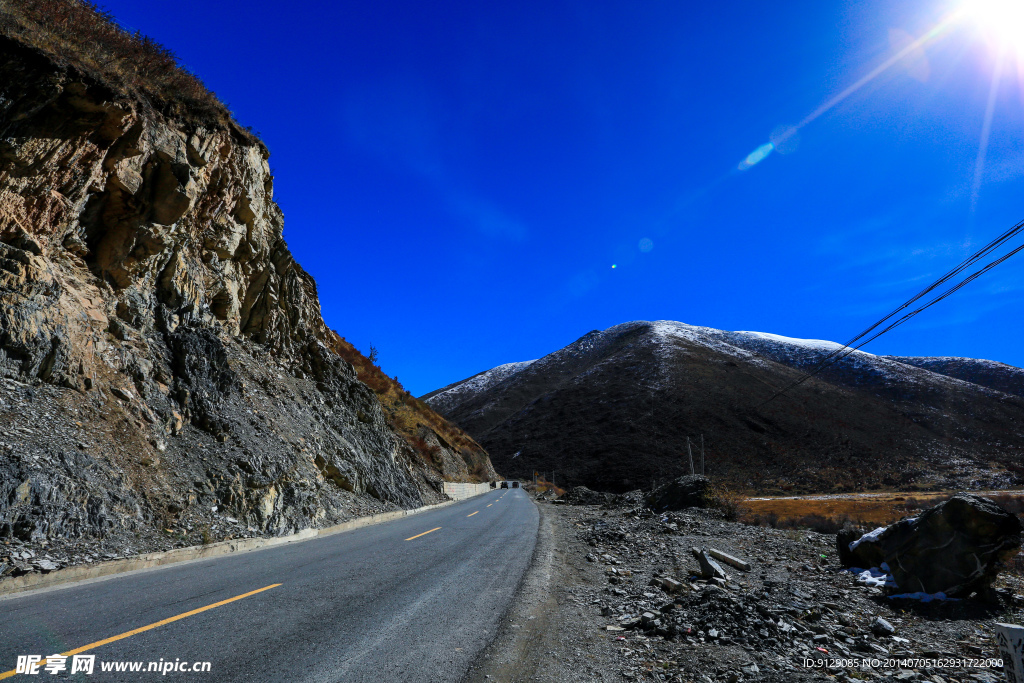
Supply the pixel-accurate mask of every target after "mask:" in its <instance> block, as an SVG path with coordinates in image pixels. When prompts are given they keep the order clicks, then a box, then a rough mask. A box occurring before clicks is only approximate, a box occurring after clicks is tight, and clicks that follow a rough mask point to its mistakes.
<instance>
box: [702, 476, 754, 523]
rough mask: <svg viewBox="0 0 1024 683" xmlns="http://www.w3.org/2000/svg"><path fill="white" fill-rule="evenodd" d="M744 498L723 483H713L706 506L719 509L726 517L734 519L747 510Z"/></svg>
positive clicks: (745, 498)
mask: <svg viewBox="0 0 1024 683" xmlns="http://www.w3.org/2000/svg"><path fill="white" fill-rule="evenodd" d="M746 500H747V497H746V496H744V495H743V494H741V493H739V492H738V491H734V490H733V489H730V488H729V487H728V486H726V485H725V484H715V485H713V486H712V487H711V490H710V493H709V495H708V507H711V508H714V509H716V510H720V511H721V512H722V513H723V514H724V515H725V518H726V519H728V520H730V521H736V520H738V519H739V518H740V517H742V516H743V515H745V514H746V513H747V512H748V510H747V506H746Z"/></svg>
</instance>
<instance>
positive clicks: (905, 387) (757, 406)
mask: <svg viewBox="0 0 1024 683" xmlns="http://www.w3.org/2000/svg"><path fill="white" fill-rule="evenodd" d="M631 345H632V346H631ZM627 347H629V349H628V350H627V351H625V352H623V349H626V348H627ZM840 347H841V345H839V344H837V343H834V342H828V341H824V340H800V339H794V338H789V337H782V336H780V335H773V334H769V333H760V332H729V331H723V330H716V329H714V328H708V327H700V326H694V325H686V324H684V323H678V322H674V321H653V322H648V321H632V322H628V323H622V324H620V325H615V326H613V327H611V328H608V329H607V330H604V331H594V332H590V333H588V334H586V335H584V336H583V337H580V338H579V339H577V340H576V341H575V342H572V343H571V344H569V345H567V346H566V347H564V348H563V349H559V350H557V351H554V352H552V353H551V354H548V355H547V356H543V357H542V358H540V359H538V360H536V361H533V362H532V363H530V364H529V365H525V366H522V367H518V366H513V365H511V364H507V365H504V366H501V367H515V368H516V369H515V371H514V372H510V373H506V374H505V376H503V377H502V378H501V380H500V381H498V382H494V383H491V384H489V385H488V386H486V387H485V388H484V389H483V390H481V391H476V392H474V391H467V390H465V388H464V385H463V384H462V383H459V382H456V383H453V384H452V385H449V386H448V387H445V388H444V389H442V390H439V391H437V392H432V393H431V394H428V395H426V397H425V400H426V401H427V402H428V403H431V404H432V405H435V407H438V409H439V410H440V412H442V413H443V414H445V415H446V416H448V417H449V418H450V419H452V420H454V421H455V422H456V423H458V424H460V426H462V427H463V428H464V429H466V430H467V431H468V432H469V433H470V434H473V435H474V436H475V437H476V438H477V439H478V440H479V441H481V443H482V444H484V446H485V447H487V448H488V449H489V451H490V453H491V456H492V458H493V459H494V461H495V463H496V466H498V467H499V468H505V469H506V470H507V471H509V472H511V473H513V474H517V475H519V476H530V475H532V472H533V471H534V470H538V469H539V470H547V471H550V470H552V469H556V470H557V469H564V471H565V474H564V478H563V481H566V482H567V483H569V484H572V483H582V484H586V485H587V486H591V487H592V488H594V487H595V486H603V487H604V488H606V489H611V490H617V489H619V490H620V489H621V488H622V486H621V485H620V484H617V483H616V478H615V477H614V476H610V475H608V476H606V475H602V474H600V473H597V472H596V471H593V470H595V468H596V469H600V468H601V467H606V469H609V471H622V472H628V470H629V469H630V467H628V466H626V465H624V464H623V463H625V462H633V463H634V464H635V465H636V467H634V468H633V469H634V470H635V472H636V473H637V476H630V475H629V474H625V475H623V476H622V477H621V479H623V480H625V481H628V482H629V485H630V486H637V485H644V486H649V485H650V483H651V479H652V478H653V479H660V478H664V477H665V476H668V475H669V474H670V473H671V472H675V473H682V472H686V471H688V466H686V465H685V464H682V463H685V452H686V451H685V449H686V445H685V437H686V436H687V435H689V436H691V437H697V436H699V434H700V433H701V432H702V431H703V432H705V433H706V435H708V436H709V437H711V440H712V442H714V443H716V444H717V445H716V446H715V448H717V449H719V450H724V451H726V452H725V453H719V454H718V455H719V456H720V457H719V460H718V464H716V465H713V468H715V469H717V470H718V472H717V474H719V475H720V476H722V477H724V478H725V479H728V480H730V481H732V482H734V483H735V484H736V485H740V486H745V487H748V488H751V489H755V490H762V491H773V490H792V489H794V488H798V489H802V490H821V489H824V490H832V489H833V488H836V487H839V488H844V489H846V490H853V489H856V488H857V487H858V486H859V484H860V483H863V484H864V485H865V486H871V487H876V488H877V487H882V486H896V485H920V486H926V487H935V486H942V485H947V484H948V485H951V486H952V485H954V484H955V485H963V486H966V487H971V486H972V485H973V484H972V482H974V483H977V482H980V481H983V480H984V481H990V482H992V483H998V482H1002V483H1003V484H1005V483H1007V482H1010V481H1019V475H1020V474H1021V472H1020V471H1019V464H1018V461H1017V460H1016V458H1017V457H1018V453H1019V451H1018V450H1017V449H1018V448H1020V447H1021V446H1022V445H1024V438H1022V437H1024V430H1022V428H1021V425H1022V424H1024V402H1022V401H1021V400H1020V396H1019V395H1018V394H1016V393H1009V392H1004V391H1001V390H1000V389H998V388H994V386H996V385H998V382H997V380H998V379H999V377H1000V376H999V374H998V371H1003V372H1004V374H1008V376H1009V377H1010V379H1006V380H1005V381H1004V382H1003V386H1004V387H1005V388H1009V389H1014V388H1015V387H1016V386H1017V385H1016V384H1015V382H1016V378H1017V377H1018V375H1019V374H1021V373H1022V371H1020V370H1019V369H1016V368H1012V366H1006V365H1005V364H995V363H994V362H990V361H975V362H973V363H970V364H965V363H963V362H961V363H959V364H958V365H957V366H956V367H955V368H952V369H951V367H947V366H948V365H949V364H946V365H945V366H943V368H944V369H945V371H946V372H947V373H950V374H941V373H938V372H934V371H932V370H930V369H928V368H927V367H919V366H918V365H919V364H920V365H928V364H931V361H929V360H928V359H925V360H922V359H916V360H914V362H912V363H911V362H906V363H904V362H901V361H900V360H898V359H897V358H896V357H888V356H876V355H873V354H869V353H866V352H862V351H856V352H854V353H852V354H851V355H850V356H849V357H847V358H845V359H843V360H842V361H840V362H839V363H837V364H836V365H834V366H831V367H829V368H826V369H824V370H822V371H821V372H820V373H819V374H818V376H816V377H814V378H812V379H810V380H808V381H807V382H805V383H804V384H803V385H801V386H800V387H796V388H794V389H793V390H791V391H790V392H788V393H787V394H785V395H783V396H781V397H777V398H774V399H772V397H773V395H774V394H775V393H776V392H777V391H778V390H779V389H781V388H783V387H785V386H787V385H788V384H790V383H791V382H792V381H794V380H795V379H798V378H800V377H801V376H802V374H803V373H804V372H805V371H807V370H809V369H811V368H814V367H816V366H817V365H818V364H819V363H820V362H821V360H822V359H823V358H824V357H825V356H827V355H828V354H829V353H831V352H832V351H833V350H835V349H836V348H840ZM584 356H586V357H587V358H586V361H585V362H584V361H581V358H582V357H584ZM933 365H934V364H933ZM976 366H982V367H986V368H990V369H993V368H994V369H993V370H992V373H990V375H991V376H986V377H987V379H986V381H987V384H989V385H993V386H985V385H982V384H974V383H971V382H968V381H967V380H965V379H963V378H962V376H964V375H965V373H967V370H965V369H964V368H965V367H970V368H971V369H974V368H976ZM570 368H574V370H573V371H572V372H568V370H569V369H570ZM480 374H483V373H480ZM953 374H959V375H960V376H952V375H953ZM478 376H480V375H479V374H478V375H476V376H475V377H478ZM816 395H817V396H826V397H827V400H825V401H817V402H816V400H815V398H814V397H815V396H816ZM445 396H448V397H449V398H451V397H458V399H459V400H449V401H448V402H445V400H444V397H445ZM769 399H772V400H771V401H769ZM702 401H704V402H707V403H708V406H711V405H713V406H714V407H715V409H716V410H717V413H714V412H713V411H709V410H708V409H707V408H708V407H707V406H701V402H702ZM818 403H820V405H819V404H818ZM551 406H555V407H554V408H551ZM783 406H788V407H785V408H784V407H783ZM552 410H554V411H555V415H554V416H553V414H552ZM659 411H664V412H665V413H666V414H667V416H666V419H665V420H660V419H659V418H658V413H659ZM975 413H977V414H975ZM595 414H600V415H602V419H603V420H604V422H601V421H599V420H598V419H597V418H594V417H591V418H588V417H586V416H587V415H595ZM557 415H562V416H563V419H562V421H561V422H559V419H558V418H557ZM698 416H699V418H700V419H696V418H697V417H698ZM668 418H676V419H677V420H685V423H683V424H682V425H680V424H675V425H673V424H670V423H669V422H670V420H669V419H668ZM986 420H989V421H990V423H991V424H990V426H986V425H987V424H989V423H986ZM701 423H703V426H702V424H701ZM723 424H728V425H730V427H729V429H728V430H727V431H726V434H725V435H724V437H723V438H724V441H725V443H722V439H720V438H719V436H716V434H717V430H719V429H722V426H721V425H723ZM645 425H646V426H645ZM716 425H718V426H717V427H716V428H714V429H713V428H712V427H715V426H716ZM826 425H831V426H829V427H827V428H826ZM682 427H686V429H682ZM652 429H653V432H651V430H652ZM559 433H563V434H564V436H558V434H559ZM600 434H604V436H603V437H598V436H595V435H600ZM538 435H542V436H538ZM631 435H632V437H631ZM968 437H970V438H968ZM975 437H977V438H981V437H992V438H991V439H989V440H990V441H991V442H992V443H999V444H1006V443H1009V444H1010V445H1011V447H1010V449H1009V450H1002V451H1001V450H1000V448H1001V447H998V448H997V447H995V446H991V447H990V446H987V445H979V444H977V443H975V442H974V441H972V439H974V438H975ZM574 440H575V443H574ZM631 442H632V443H631ZM661 442H664V443H661ZM773 449H774V450H776V451H778V453H777V454H776V455H772V452H773ZM531 450H538V451H544V450H546V451H547V455H546V456H545V455H543V454H541V453H537V454H535V455H534V456H530V452H531ZM637 450H640V451H645V450H646V451H648V453H647V454H646V455H645V454H644V453H637ZM611 451H614V452H615V453H618V456H615V457H613V456H611V455H608V454H607V453H606V452H611ZM650 451H653V452H654V453H656V455H651V453H650ZM741 452H743V453H746V454H747V455H741ZM603 453H604V454H605V455H602V454H603ZM829 453H833V454H835V453H842V457H839V456H836V458H833V461H834V462H833V461H830V460H829V457H830V456H829V455H828V454H829ZM943 453H944V454H945V455H943ZM512 454H518V455H517V456H516V457H515V458H514V459H513V458H512V457H511V455H512ZM606 455H608V457H606ZM588 459H594V462H596V463H602V465H601V466H600V467H599V466H597V465H594V464H593V463H592V464H591V465H588V464H587V460H588ZM858 459H863V460H865V461H866V462H867V461H870V462H871V463H872V467H865V466H863V465H862V464H858V462H857V461H858ZM619 460H621V461H622V462H619ZM815 460H823V461H824V462H823V463H822V464H820V465H818V466H816V465H815ZM835 462H842V463H844V464H842V466H841V467H840V468H839V470H841V472H840V471H836V472H832V473H829V470H830V468H831V467H832V465H833V464H834V463H835ZM873 468H877V471H876V472H872V471H871V470H872V469H873ZM958 468H960V469H962V472H959V473H958V472H957V469H958ZM1015 468H1017V469H1015ZM819 470H820V471H819ZM641 473H642V474H641ZM858 478H861V479H863V482H859V481H858ZM975 480H977V481H975Z"/></svg>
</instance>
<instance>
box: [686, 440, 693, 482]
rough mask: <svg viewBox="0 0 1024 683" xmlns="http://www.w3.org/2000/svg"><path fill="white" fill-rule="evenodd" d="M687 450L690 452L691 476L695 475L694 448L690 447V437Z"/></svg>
mask: <svg viewBox="0 0 1024 683" xmlns="http://www.w3.org/2000/svg"><path fill="white" fill-rule="evenodd" d="M686 452H687V453H689V454H690V476H693V475H694V474H695V472H694V471H693V450H691V449H690V437H686Z"/></svg>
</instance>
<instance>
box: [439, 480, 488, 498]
mask: <svg viewBox="0 0 1024 683" xmlns="http://www.w3.org/2000/svg"><path fill="white" fill-rule="evenodd" d="M490 490H491V484H490V482H484V483H483V484H463V483H460V482H453V481H446V482H444V492H445V493H446V494H447V495H448V496H449V497H450V498H451V499H452V500H462V499H464V498H472V497H473V496H479V495H480V494H481V493H487V492H488V491H490Z"/></svg>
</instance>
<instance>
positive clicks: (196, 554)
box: [0, 484, 489, 596]
mask: <svg viewBox="0 0 1024 683" xmlns="http://www.w3.org/2000/svg"><path fill="white" fill-rule="evenodd" d="M467 486H477V485H476V484H467ZM483 486H488V485H487V484H483ZM488 490H489V489H488ZM481 493H483V491H481ZM466 497H467V498H468V497H470V496H466ZM454 502H455V501H454V500H450V501H446V502H444V503H438V504H436V505H425V506H423V507H419V508H415V509H413V510H395V511H394V512H382V513H380V514H377V515H370V516H369V517H359V518H358V519H352V520H349V521H347V522H343V523H341V524H335V525H334V526H329V527H325V528H323V529H303V530H302V531H299V532H298V533H294V534H290V535H288V536H278V537H275V538H239V539H236V540H233V541H220V542H219V543H211V544H209V545H202V546H192V547H189V548H177V549H175V550H167V551H165V552H162V553H148V554H146V555H136V556H134V557H126V558H124V559H122V560H111V561H109V562H98V563H95V564H89V565H81V566H77V567H68V568H67V569H58V570H57V571H53V572H50V573H49V574H35V573H33V574H25V575H23V576H14V577H10V578H7V579H0V596H6V595H11V594H14V593H21V592H24V591H29V590H36V589H40V588H49V587H52V586H58V585H60V584H65V583H73V582H77V581H85V580H88V579H99V578H102V577H108V576H111V575H114V574H123V573H124V572H131V571H137V570H140V569H152V568H154V567H160V566H162V565H166V564H175V563H178V562H187V561H190V560H205V559H209V558H211V557H220V556H221V555H230V554H232V553H242V552H249V551H252V550H260V549H262V548H272V547H274V546H278V545H284V544H286V543H297V542H300V541H308V540H309V539H311V538H316V537H318V536H330V535H332V534H337V533H341V532H343V531H350V530H352V529H358V528H360V527H364V526H372V525H374V524H381V523H383V522H390V521H391V520H394V519H401V518H402V517H408V516H409V515H416V514H419V513H421V512H426V511H427V510H434V509H436V508H440V507H445V506H446V505H451V504H452V503H454Z"/></svg>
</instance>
